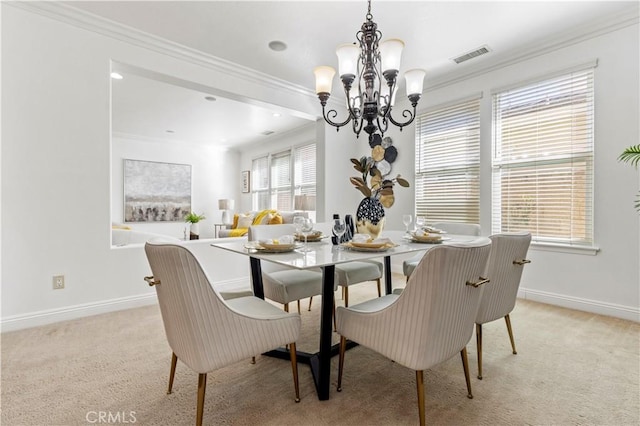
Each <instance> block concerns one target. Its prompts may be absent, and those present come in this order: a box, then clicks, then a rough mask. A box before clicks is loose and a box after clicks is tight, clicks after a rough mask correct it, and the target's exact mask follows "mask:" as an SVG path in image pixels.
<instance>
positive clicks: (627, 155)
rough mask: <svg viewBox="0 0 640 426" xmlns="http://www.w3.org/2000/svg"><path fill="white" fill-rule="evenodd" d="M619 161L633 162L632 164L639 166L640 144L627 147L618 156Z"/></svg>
mask: <svg viewBox="0 0 640 426" xmlns="http://www.w3.org/2000/svg"><path fill="white" fill-rule="evenodd" d="M618 161H622V162H625V163H631V165H632V166H634V167H638V163H639V162H640V145H634V146H630V147H628V148H627V149H625V150H624V151H623V152H622V154H620V156H619V157H618Z"/></svg>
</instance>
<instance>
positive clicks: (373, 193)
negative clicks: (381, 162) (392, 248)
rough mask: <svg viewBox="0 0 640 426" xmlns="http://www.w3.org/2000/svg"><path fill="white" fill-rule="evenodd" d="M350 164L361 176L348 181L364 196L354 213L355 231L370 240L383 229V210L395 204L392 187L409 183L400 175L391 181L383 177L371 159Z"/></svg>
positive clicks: (353, 161) (364, 158) (366, 158)
mask: <svg viewBox="0 0 640 426" xmlns="http://www.w3.org/2000/svg"><path fill="white" fill-rule="evenodd" d="M374 149H375V148H374ZM351 162H352V163H353V168H354V169H355V170H356V171H358V172H359V173H360V174H361V175H360V176H355V177H351V178H350V179H349V180H350V182H351V184H353V186H354V187H355V188H356V189H357V190H358V191H360V192H361V193H362V195H364V196H365V198H364V199H363V200H362V201H361V202H360V204H359V205H358V210H357V211H356V227H357V230H358V232H359V233H363V234H369V235H370V236H371V237H372V238H378V236H379V235H380V233H381V232H382V228H383V227H384V216H385V212H384V208H385V207H386V208H389V207H391V206H393V203H394V202H395V196H394V194H393V187H394V186H395V184H396V183H397V184H398V185H400V186H402V187H409V182H408V181H407V180H406V179H404V178H402V177H401V176H400V175H397V176H396V177H395V178H392V179H389V178H387V177H386V176H383V175H382V173H381V172H380V170H379V169H378V168H377V167H376V160H374V158H373V157H361V158H360V159H359V160H358V159H356V158H352V159H351Z"/></svg>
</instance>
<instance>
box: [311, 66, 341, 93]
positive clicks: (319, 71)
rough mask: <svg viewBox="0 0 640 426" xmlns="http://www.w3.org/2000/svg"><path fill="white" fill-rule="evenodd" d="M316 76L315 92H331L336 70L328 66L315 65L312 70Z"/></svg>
mask: <svg viewBox="0 0 640 426" xmlns="http://www.w3.org/2000/svg"><path fill="white" fill-rule="evenodd" d="M313 73H314V74H315V76H316V94H320V93H331V84H332V82H333V76H334V75H335V74H336V70H335V69H333V68H331V67H328V66H320V67H316V68H315V69H314V70H313Z"/></svg>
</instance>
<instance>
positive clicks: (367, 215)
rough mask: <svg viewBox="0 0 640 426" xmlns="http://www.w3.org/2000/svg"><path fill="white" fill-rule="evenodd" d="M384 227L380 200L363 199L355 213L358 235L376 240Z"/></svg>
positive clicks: (382, 208)
mask: <svg viewBox="0 0 640 426" xmlns="http://www.w3.org/2000/svg"><path fill="white" fill-rule="evenodd" d="M383 227H384V207H383V206H382V204H381V203H380V200H379V199H377V198H373V197H367V198H364V199H363V200H362V201H360V204H359V205H358V210H357V211H356V229H357V230H358V233H359V234H368V235H369V236H370V237H371V238H373V239H376V238H378V237H379V236H380V233H382V228H383Z"/></svg>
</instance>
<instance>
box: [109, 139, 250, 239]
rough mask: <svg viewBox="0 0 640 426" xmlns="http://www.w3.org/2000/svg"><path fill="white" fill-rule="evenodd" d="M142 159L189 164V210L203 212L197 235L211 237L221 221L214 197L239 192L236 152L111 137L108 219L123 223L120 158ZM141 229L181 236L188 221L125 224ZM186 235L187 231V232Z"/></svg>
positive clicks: (193, 145)
mask: <svg viewBox="0 0 640 426" xmlns="http://www.w3.org/2000/svg"><path fill="white" fill-rule="evenodd" d="M124 159H130V160H144V161H157V162H165V163H178V164H189V165H191V186H192V189H191V191H192V192H191V210H192V211H194V212H196V213H198V214H204V215H205V217H206V219H205V220H203V221H201V222H200V238H213V237H214V226H213V224H214V223H220V222H221V221H222V211H221V210H218V199H220V198H231V199H235V197H236V196H237V194H239V193H240V171H239V170H240V167H239V159H240V155H239V153H238V152H236V151H231V150H223V149H220V148H215V147H207V146H203V145H196V144H188V145H179V144H176V143H167V142H163V141H147V140H139V139H138V140H136V139H134V138H124V137H114V138H113V140H112V155H111V160H112V163H111V170H112V187H111V220H112V222H116V223H123V222H124V220H123V215H124V212H123V200H124V196H123V170H122V168H123V160H124ZM127 225H128V226H130V227H131V228H132V229H135V230H139V231H142V232H151V233H157V234H164V235H170V236H172V237H175V238H183V236H184V234H183V232H184V230H185V227H186V228H187V233H188V226H187V225H188V224H186V223H184V221H180V222H155V223H153V222H150V223H144V222H135V223H127ZM187 235H188V234H187Z"/></svg>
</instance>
